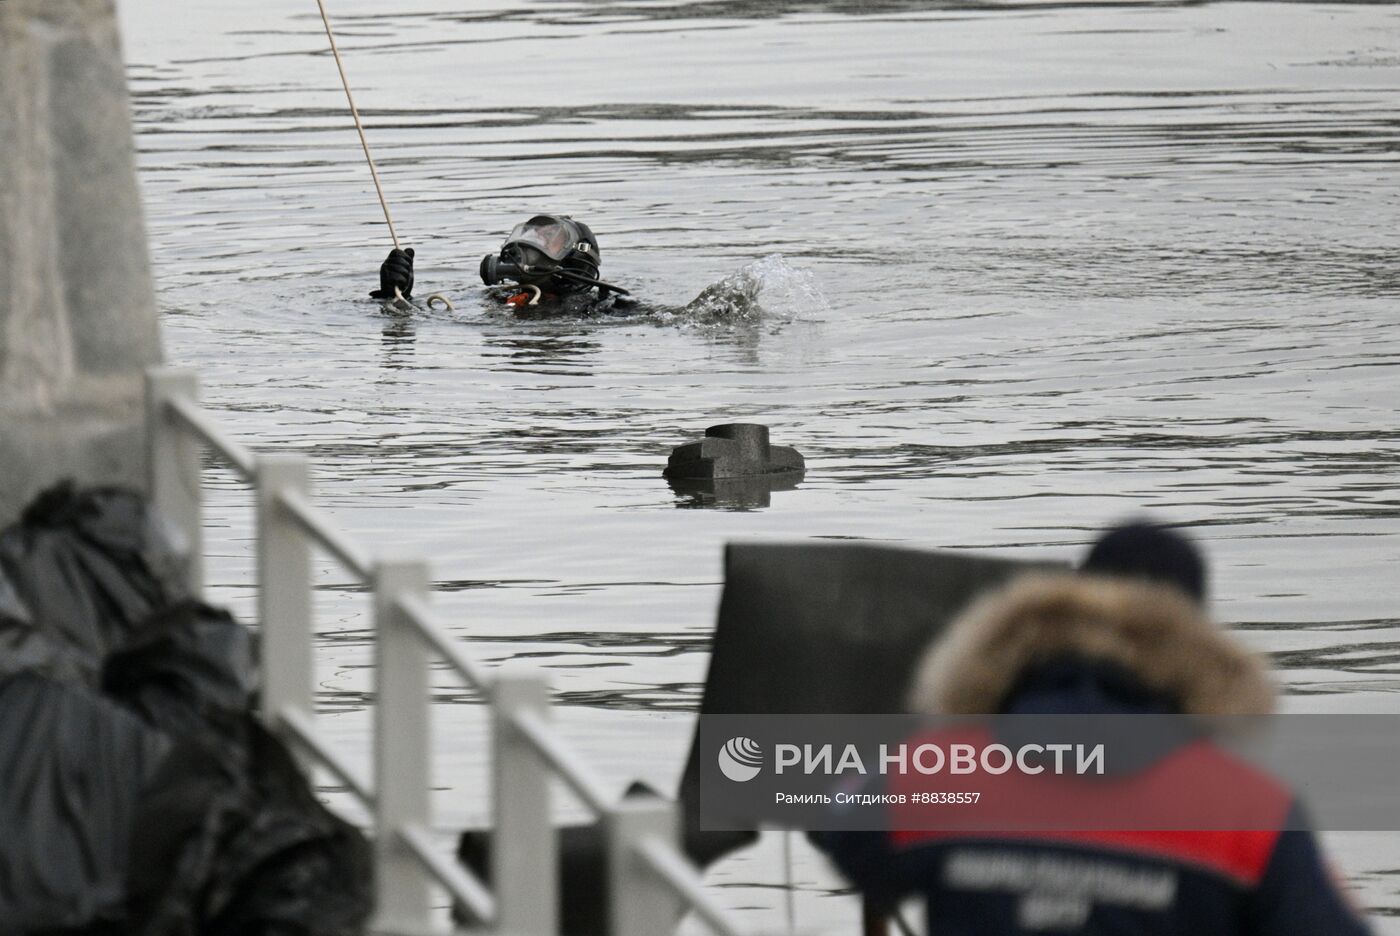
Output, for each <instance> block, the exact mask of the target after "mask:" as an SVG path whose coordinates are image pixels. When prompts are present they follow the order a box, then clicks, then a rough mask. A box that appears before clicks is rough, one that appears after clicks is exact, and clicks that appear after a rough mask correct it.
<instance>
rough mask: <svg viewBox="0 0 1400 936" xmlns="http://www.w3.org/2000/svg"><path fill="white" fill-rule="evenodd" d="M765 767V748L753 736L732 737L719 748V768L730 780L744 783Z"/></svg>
mask: <svg viewBox="0 0 1400 936" xmlns="http://www.w3.org/2000/svg"><path fill="white" fill-rule="evenodd" d="M761 769H763V748H761V747H759V746H758V742H757V741H754V740H752V739H751V738H730V739H729V741H728V743H726V744H725V745H724V747H722V748H720V749H719V770H720V773H722V774H724V775H725V776H726V777H728V778H729V779H730V780H733V781H734V782H736V783H743V782H744V781H745V780H752V779H753V778H754V777H757V776H758V772H759V771H760V770H761Z"/></svg>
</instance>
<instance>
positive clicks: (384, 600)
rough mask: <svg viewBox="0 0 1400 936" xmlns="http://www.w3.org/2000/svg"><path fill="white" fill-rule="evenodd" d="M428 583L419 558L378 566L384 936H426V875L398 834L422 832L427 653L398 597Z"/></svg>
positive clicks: (379, 882)
mask: <svg viewBox="0 0 1400 936" xmlns="http://www.w3.org/2000/svg"><path fill="white" fill-rule="evenodd" d="M428 584H429V578H428V566H427V563H425V562H422V561H421V560H401V559H400V560H381V561H380V562H379V563H378V565H377V566H376V571H375V576H374V640H375V657H376V660H375V672H376V676H377V680H378V683H377V686H376V691H377V693H378V700H377V704H376V705H375V713H374V715H375V724H374V776H375V780H374V788H375V791H376V795H375V808H374V812H375V833H376V835H375V843H374V850H375V881H374V890H375V923H374V929H375V930H376V931H382V932H389V933H415V932H427V931H428V930H429V929H430V928H431V922H432V919H431V917H432V889H431V878H430V877H429V875H428V872H427V869H425V868H424V867H423V866H422V865H421V864H419V862H418V858H417V857H416V856H415V855H414V854H413V852H412V851H411V850H410V849H409V848H408V846H407V845H406V844H405V843H404V840H403V838H402V837H401V836H400V834H399V830H400V829H403V828H404V827H406V826H409V825H414V826H424V827H426V826H427V825H428V820H429V810H430V806H431V804H430V802H429V791H430V789H431V782H432V778H431V776H430V774H431V770H432V760H431V757H430V749H429V745H430V744H431V731H430V726H429V715H430V714H431V709H432V698H431V696H430V694H429V693H430V684H429V681H428V676H429V670H428V662H429V656H428V649H427V646H426V645H425V644H424V643H423V640H422V639H421V638H420V637H419V635H418V631H417V628H416V627H415V626H414V624H413V623H412V622H410V621H408V620H407V619H406V618H405V617H404V614H403V612H402V611H401V610H400V608H399V601H400V599H403V598H408V597H415V598H420V599H426V598H427V594H428Z"/></svg>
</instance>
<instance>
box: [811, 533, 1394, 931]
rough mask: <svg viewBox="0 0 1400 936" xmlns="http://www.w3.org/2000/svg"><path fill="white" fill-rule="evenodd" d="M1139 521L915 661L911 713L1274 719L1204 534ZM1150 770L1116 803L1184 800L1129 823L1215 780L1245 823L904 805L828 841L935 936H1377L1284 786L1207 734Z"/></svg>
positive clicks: (1259, 664) (875, 894)
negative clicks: (1008, 822)
mask: <svg viewBox="0 0 1400 936" xmlns="http://www.w3.org/2000/svg"><path fill="white" fill-rule="evenodd" d="M1124 529H1125V530H1127V531H1128V532H1127V533H1125V534H1124V535H1123V536H1122V537H1121V538H1120V539H1121V541H1119V542H1116V543H1115V542H1110V543H1109V544H1108V546H1107V547H1106V548H1105V549H1103V550H1101V551H1100V552H1099V554H1098V555H1097V556H1096V557H1095V558H1094V560H1093V561H1092V562H1086V564H1085V569H1084V570H1082V571H1081V572H1080V573H1078V574H1062V575H1039V576H1031V577H1027V578H1023V579H1020V580H1018V581H1016V582H1013V583H1012V584H1011V585H1009V586H1008V587H1006V588H1005V589H1003V590H1001V591H999V592H997V593H995V594H993V595H991V596H988V597H987V598H986V599H984V600H983V601H981V602H980V603H978V604H976V605H975V606H974V607H972V608H970V609H969V610H968V611H967V612H966V613H965V614H963V615H962V616H960V617H959V618H958V619H957V620H955V621H954V622H953V623H952V624H951V625H950V626H949V628H948V630H947V631H946V632H945V634H944V635H943V637H942V638H941V639H940V640H939V641H938V642H937V643H936V644H935V645H934V646H933V647H932V648H931V649H930V651H929V652H928V654H927V656H926V658H925V659H924V660H923V662H922V664H921V666H920V667H919V669H918V676H917V678H916V680H915V683H914V688H913V692H912V695H911V710H913V711H915V712H918V713H929V714H945V715H983V714H1010V715H1031V714H1055V715H1064V714H1090V715H1101V714H1115V715H1117V714H1144V715H1145V714H1181V715H1191V716H1204V717H1205V718H1206V719H1207V722H1206V723H1207V724H1209V721H1208V720H1209V718H1210V717H1211V716H1226V715H1254V714H1267V713H1269V712H1271V711H1272V710H1273V706H1274V698H1275V690H1274V686H1273V683H1272V680H1271V677H1270V674H1269V672H1268V669H1267V667H1266V665H1265V664H1264V662H1263V661H1262V660H1261V659H1260V658H1259V657H1258V656H1257V655H1255V654H1253V653H1252V652H1250V651H1249V650H1247V649H1246V648H1245V647H1243V646H1242V645H1240V644H1239V643H1237V642H1236V641H1235V640H1234V639H1233V638H1231V637H1230V636H1229V635H1228V634H1226V633H1225V632H1224V631H1222V630H1220V629H1219V628H1218V627H1216V626H1215V625H1214V624H1213V623H1212V622H1210V621H1209V620H1208V619H1207V617H1206V616H1205V614H1204V610H1203V604H1202V602H1203V599H1204V596H1205V576H1204V565H1203V564H1202V563H1200V562H1199V557H1198V556H1196V555H1195V553H1194V550H1193V549H1191V548H1190V546H1189V543H1185V546H1186V547H1187V548H1186V549H1184V550H1182V549H1179V548H1178V547H1179V546H1181V545H1183V543H1184V541H1182V540H1180V538H1179V537H1176V536H1175V534H1171V533H1169V532H1167V531H1163V530H1161V529H1160V528H1151V527H1148V526H1146V525H1142V524H1136V525H1133V526H1132V528H1124ZM1105 539H1108V538H1107V537H1106V538H1105ZM1153 542H1156V543H1157V545H1158V546H1162V545H1164V544H1165V546H1166V547H1167V548H1166V551H1165V552H1159V551H1157V550H1155V549H1154V548H1153V547H1152V543H1153ZM1141 769H1142V771H1143V773H1142V776H1141V779H1142V780H1143V781H1144V782H1143V783H1141V784H1138V785H1134V784H1124V785H1122V786H1121V787H1119V788H1117V789H1118V792H1117V793H1114V794H1113V795H1116V796H1120V797H1126V798H1127V802H1128V806H1129V808H1138V807H1134V806H1133V804H1132V802H1131V800H1132V796H1134V795H1135V794H1134V793H1132V792H1131V791H1132V790H1133V789H1137V788H1139V787H1140V788H1141V789H1143V790H1148V791H1151V793H1150V795H1151V796H1153V797H1158V798H1160V797H1162V796H1166V797H1168V798H1170V797H1178V798H1182V799H1183V800H1184V802H1183V803H1181V804H1171V803H1166V804H1161V803H1159V802H1142V803H1141V804H1140V808H1141V812H1131V813H1129V814H1130V815H1133V816H1137V815H1150V814H1152V810H1153V809H1154V808H1158V807H1160V806H1162V805H1165V806H1168V807H1170V806H1173V805H1181V806H1183V807H1185V808H1187V809H1190V808H1191V807H1192V806H1193V805H1194V803H1193V798H1194V799H1195V800H1199V799H1203V798H1205V797H1202V793H1201V791H1202V789H1203V788H1204V789H1206V790H1209V791H1212V792H1214V791H1220V792H1221V793H1225V794H1229V796H1230V797H1231V798H1230V800H1229V801H1230V802H1231V803H1238V804H1240V805H1239V809H1240V813H1239V815H1240V816H1244V815H1246V814H1247V815H1248V816H1249V817H1250V818H1249V819H1248V820H1245V819H1239V821H1240V823H1241V827H1242V828H1246V830H1244V831H1230V830H1221V826H1220V825H1214V826H1212V827H1211V830H1209V831H1193V830H1185V831H1183V830H1181V829H1180V827H1179V826H1178V827H1176V828H1175V829H1169V830H1165V831H1124V830H1122V829H1121V828H1117V829H1113V828H1104V829H1102V830H1100V831H1093V830H1084V831H1080V830H1075V831H1056V830H1054V829H1053V828H1050V829H1046V830H1038V831H1025V832H985V831H963V832H956V831H947V830H942V831H938V830H932V831H921V830H920V829H918V828H917V825H918V823H902V822H901V821H900V814H899V813H898V812H893V811H892V812H891V813H890V814H889V815H888V817H887V825H888V828H886V829H883V830H877V831H864V832H831V833H823V834H820V835H816V836H814V840H815V841H816V842H817V843H818V845H819V846H821V847H822V848H824V849H825V850H826V851H828V853H829V854H830V856H831V857H832V859H833V860H834V861H835V863H836V864H837V866H838V867H839V868H840V869H841V870H842V871H843V872H844V873H845V875H846V876H847V877H848V878H849V879H850V880H851V881H852V882H853V883H855V884H856V885H857V886H859V887H860V888H861V890H862V891H863V892H864V893H865V895H866V900H867V905H868V906H871V907H873V908H875V909H876V910H882V911H890V910H892V909H893V908H894V907H895V906H896V905H897V902H898V901H899V900H900V899H901V898H903V897H906V896H911V895H916V894H922V895H923V896H924V897H925V898H926V901H927V912H928V932H929V933H930V934H936V936H954V934H955V936H973V934H985V936H1002V934H1017V933H1047V932H1048V933H1078V934H1090V936H1097V934H1133V936H1152V934H1190V936H1212V934H1219V936H1227V934H1228V936H1236V934H1260V936H1316V934H1323V933H1326V934H1330V936H1361V934H1365V933H1367V932H1369V929H1368V927H1367V925H1366V923H1365V922H1364V921H1363V920H1362V919H1361V917H1360V916H1359V915H1358V914H1357V913H1356V912H1355V911H1354V910H1353V909H1352V907H1351V906H1350V905H1349V904H1348V902H1347V899H1346V897H1345V896H1344V894H1343V893H1342V891H1341V890H1340V888H1339V887H1338V885H1337V883H1336V881H1335V880H1334V879H1333V877H1332V876H1331V874H1330V873H1329V872H1328V869H1327V867H1326V863H1325V862H1324V860H1323V858H1322V855H1321V853H1320V851H1319V848H1318V843H1317V840H1316V838H1315V836H1314V835H1313V834H1312V833H1311V832H1309V831H1300V829H1304V828H1306V826H1305V825H1304V824H1303V823H1302V822H1301V821H1300V819H1299V814H1298V812H1297V810H1298V805H1297V803H1296V802H1295V800H1294V798H1293V796H1292V794H1291V793H1290V791H1289V790H1288V789H1287V788H1286V787H1284V786H1283V785H1282V784H1281V783H1279V782H1277V781H1276V780H1274V779H1273V778H1271V777H1269V776H1267V775H1265V774H1263V773H1262V772H1261V771H1259V770H1257V769H1255V768H1253V767H1251V766H1249V765H1247V764H1245V763H1244V762H1243V761H1241V760H1239V759H1237V758H1233V757H1232V756H1230V755H1228V754H1226V753H1225V752H1224V751H1223V750H1221V749H1220V748H1219V747H1218V746H1216V745H1214V744H1213V743H1210V742H1209V739H1206V742H1204V743H1202V744H1189V745H1188V744H1183V745H1181V746H1180V748H1178V749H1173V750H1168V751H1165V752H1163V756H1161V757H1159V758H1155V759H1152V760H1150V761H1148V762H1147V764H1146V766H1144V767H1142V768H1141ZM978 782H982V783H986V782H989V781H988V780H985V779H984V780H982V781H978ZM1080 783H1081V784H1082V785H1083V786H1084V787H1089V782H1088V781H1080ZM1164 790H1165V791H1166V792H1165V793H1163V791H1164ZM1089 795H1091V796H1095V795H1100V794H1098V793H1090V794H1089ZM1207 795H1209V794H1207ZM956 808H968V807H956ZM896 809H897V807H896ZM1024 814H1029V812H1027V813H1024ZM1229 815H1230V816H1231V817H1232V818H1230V819H1229V821H1230V822H1235V821H1236V819H1235V818H1233V817H1234V816H1236V814H1235V813H1233V812H1232V813H1230V814H1229ZM905 816H906V818H907V817H908V814H907V813H906V814H905ZM1260 816H1265V817H1268V819H1269V821H1270V822H1273V823H1274V824H1273V825H1272V827H1271V826H1270V825H1269V822H1265V823H1260V822H1259V821H1258V820H1259V817H1260ZM1052 825H1053V824H1052ZM1017 828H1020V826H1017Z"/></svg>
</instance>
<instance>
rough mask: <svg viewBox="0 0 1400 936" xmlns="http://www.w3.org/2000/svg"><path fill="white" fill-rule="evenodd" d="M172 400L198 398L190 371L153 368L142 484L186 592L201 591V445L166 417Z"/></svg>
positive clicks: (148, 388) (148, 386) (196, 382)
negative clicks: (179, 562) (181, 565)
mask: <svg viewBox="0 0 1400 936" xmlns="http://www.w3.org/2000/svg"><path fill="white" fill-rule="evenodd" d="M173 399H186V400H190V401H191V402H193V401H196V400H198V399H199V377H198V376H197V375H196V374H195V372H194V371H192V370H186V369H181V368H175V367H153V368H151V369H150V370H148V371H146V486H147V493H148V495H149V496H150V499H151V505H152V507H153V508H154V509H155V512H156V516H157V517H158V518H159V519H160V522H161V524H162V526H163V527H164V530H165V535H166V536H167V537H168V538H169V539H170V541H171V545H172V546H173V547H174V549H175V551H176V553H177V554H179V555H181V556H182V557H183V558H184V560H185V578H186V582H187V584H188V586H189V589H190V594H192V595H195V596H198V595H200V594H201V593H202V591H203V589H204V521H203V511H202V508H201V504H200V492H199V468H200V446H199V441H198V440H197V439H196V438H195V437H194V436H193V435H192V434H191V433H189V432H185V431H183V429H182V427H181V426H179V425H178V424H176V422H175V420H174V418H173V417H172V416H171V414H170V409H169V407H168V405H167V404H168V403H169V402H170V401H171V400H173Z"/></svg>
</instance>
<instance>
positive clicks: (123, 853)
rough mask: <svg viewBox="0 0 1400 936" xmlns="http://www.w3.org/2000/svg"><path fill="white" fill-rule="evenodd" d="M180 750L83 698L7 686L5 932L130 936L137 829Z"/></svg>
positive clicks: (2, 846)
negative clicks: (148, 791) (155, 783)
mask: <svg viewBox="0 0 1400 936" xmlns="http://www.w3.org/2000/svg"><path fill="white" fill-rule="evenodd" d="M169 746H170V745H169V742H168V741H167V740H166V739H165V737H164V736H162V735H161V734H160V733H158V732H156V731H153V730H151V729H150V728H148V727H147V726H145V725H143V724H142V723H141V722H140V721H139V720H138V719H136V718H135V717H133V716H132V715H130V714H128V713H127V712H125V711H123V710H122V709H120V708H119V707H117V706H115V705H113V704H112V703H111V702H110V701H108V700H106V699H104V698H102V697H101V696H98V695H96V694H95V693H93V692H91V691H90V690H88V689H86V688H84V687H82V686H74V685H64V684H61V683H58V682H54V681H53V680H50V679H46V678H43V677H41V676H37V675H33V674H21V675H11V676H8V677H0V752H3V757H0V932H3V933H5V934H7V936H9V934H18V933H31V932H42V933H46V934H47V933H60V932H62V933H85V934H97V933H109V932H110V933H126V932H129V930H128V929H127V927H126V925H125V920H126V890H125V886H126V869H127V867H128V864H127V859H128V853H129V847H130V835H131V830H132V823H133V819H134V817H135V815H136V814H137V812H138V810H139V809H140V806H141V801H142V797H143V791H144V790H145V787H146V783H147V782H148V781H149V780H150V778H151V777H152V776H153V775H154V773H155V771H156V769H157V768H158V766H159V765H160V763H161V761H162V760H163V758H164V756H165V754H166V752H167V751H168V749H169Z"/></svg>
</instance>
